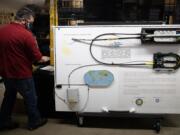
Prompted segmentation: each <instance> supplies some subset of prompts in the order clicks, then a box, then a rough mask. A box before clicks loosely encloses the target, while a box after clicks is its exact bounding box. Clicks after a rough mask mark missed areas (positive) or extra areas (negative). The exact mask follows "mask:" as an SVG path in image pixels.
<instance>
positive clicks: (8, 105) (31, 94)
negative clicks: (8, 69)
mask: <svg viewBox="0 0 180 135" xmlns="http://www.w3.org/2000/svg"><path fill="white" fill-rule="evenodd" d="M3 80H4V85H5V89H6V90H5V93H4V99H3V102H2V105H1V111H0V123H1V124H3V122H5V121H9V119H11V115H12V111H13V107H14V104H15V100H16V95H17V92H19V93H20V94H21V95H22V96H23V98H24V101H25V105H26V109H27V113H28V125H29V126H33V124H35V123H37V121H39V120H40V118H41V117H40V113H39V111H38V108H37V96H36V90H35V85H34V80H33V78H27V79H7V78H3Z"/></svg>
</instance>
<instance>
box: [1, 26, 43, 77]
mask: <svg viewBox="0 0 180 135" xmlns="http://www.w3.org/2000/svg"><path fill="white" fill-rule="evenodd" d="M41 57H42V54H41V53H40V51H39V49H38V47H37V42H36V39H35V38H34V36H33V35H32V33H31V32H30V31H28V30H27V29H26V28H25V26H24V25H21V24H18V23H11V24H7V25H4V26H1V27H0V76H2V77H5V78H18V79H23V78H29V77H32V63H33V62H35V61H39V60H40V59H41Z"/></svg>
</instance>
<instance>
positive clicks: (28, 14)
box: [15, 7, 35, 20]
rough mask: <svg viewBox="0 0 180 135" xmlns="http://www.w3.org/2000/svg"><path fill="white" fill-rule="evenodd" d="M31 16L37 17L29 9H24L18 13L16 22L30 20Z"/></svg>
mask: <svg viewBox="0 0 180 135" xmlns="http://www.w3.org/2000/svg"><path fill="white" fill-rule="evenodd" d="M31 16H33V17H35V14H34V12H33V11H32V10H31V9H29V8H27V7H23V8H21V9H19V10H18V11H17V12H16V16H15V20H24V19H29V18H30V17H31Z"/></svg>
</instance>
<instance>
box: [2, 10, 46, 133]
mask: <svg viewBox="0 0 180 135" xmlns="http://www.w3.org/2000/svg"><path fill="white" fill-rule="evenodd" d="M33 22H34V13H33V11H32V10H30V9H28V8H25V7H24V8H21V9H20V10H19V11H18V12H17V13H16V16H15V21H14V22H12V23H11V24H7V25H4V26H1V27H0V76H2V78H3V81H4V85H5V89H6V90H5V93H4V99H3V102H2V105H1V110H0V129H2V130H3V129H13V128H16V127H17V123H15V122H13V121H12V119H11V115H12V110H13V106H14V104H15V100H16V94H17V92H19V93H20V94H21V95H22V96H23V98H24V101H25V105H26V108H27V113H28V129H29V130H33V129H36V128H38V127H40V126H42V125H44V124H45V123H46V122H47V120H46V119H42V118H41V116H40V114H39V111H38V109H37V96H36V91H35V86H34V81H33V78H32V64H33V63H34V62H47V61H48V60H49V57H46V56H42V54H41V53H40V51H39V49H38V47H37V42H36V40H35V38H34V37H33V34H32V33H31V31H30V30H29V29H30V27H31V25H32V23H33Z"/></svg>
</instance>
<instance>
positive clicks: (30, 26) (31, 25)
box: [26, 23, 33, 31]
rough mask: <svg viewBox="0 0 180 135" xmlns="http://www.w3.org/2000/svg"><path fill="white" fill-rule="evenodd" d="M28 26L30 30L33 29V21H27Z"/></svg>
mask: <svg viewBox="0 0 180 135" xmlns="http://www.w3.org/2000/svg"><path fill="white" fill-rule="evenodd" d="M26 28H27V29H28V30H31V31H32V29H33V23H27V24H26Z"/></svg>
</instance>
